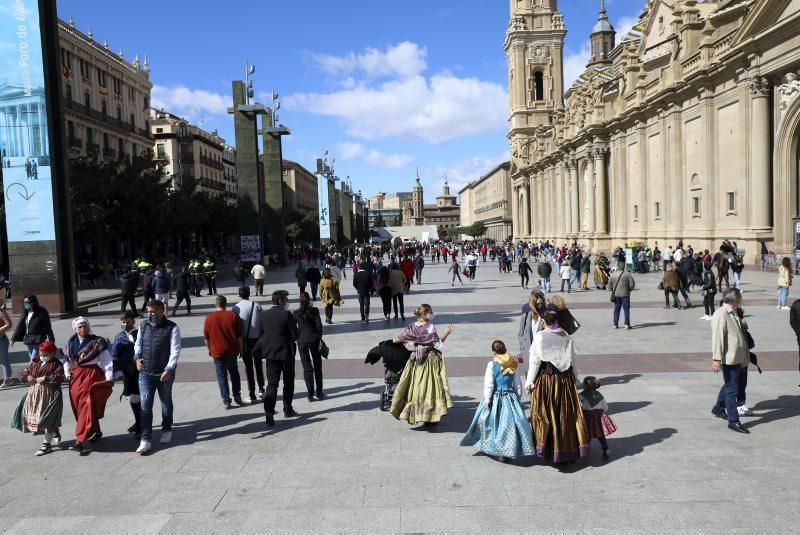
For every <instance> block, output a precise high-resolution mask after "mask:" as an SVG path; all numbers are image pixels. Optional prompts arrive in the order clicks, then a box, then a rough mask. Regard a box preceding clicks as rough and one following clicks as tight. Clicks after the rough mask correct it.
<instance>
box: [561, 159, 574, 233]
mask: <svg viewBox="0 0 800 535" xmlns="http://www.w3.org/2000/svg"><path fill="white" fill-rule="evenodd" d="M571 173H572V165H571V164H570V161H569V160H568V159H564V160H563V164H562V165H561V181H560V183H559V185H558V187H559V189H561V192H562V195H561V196H562V202H563V206H564V214H563V215H564V223H563V226H562V229H563V231H562V234H564V236H565V237H566V236H569V235H570V234H572V201H571V199H570V195H569V181H570V177H571Z"/></svg>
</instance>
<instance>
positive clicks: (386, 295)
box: [378, 286, 392, 316]
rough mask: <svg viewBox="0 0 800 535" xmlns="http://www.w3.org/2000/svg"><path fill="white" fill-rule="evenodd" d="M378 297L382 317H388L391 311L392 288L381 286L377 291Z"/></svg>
mask: <svg viewBox="0 0 800 535" xmlns="http://www.w3.org/2000/svg"><path fill="white" fill-rule="evenodd" d="M378 295H380V296H381V304H382V305H383V315H384V316H388V315H389V313H391V311H392V288H391V286H383V287H381V288H380V289H379V290H378Z"/></svg>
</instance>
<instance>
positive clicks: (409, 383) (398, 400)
mask: <svg viewBox="0 0 800 535" xmlns="http://www.w3.org/2000/svg"><path fill="white" fill-rule="evenodd" d="M451 408H453V400H452V398H451V397H450V385H448V384H447V368H445V365H444V358H443V357H442V354H441V353H439V352H438V351H431V352H430V353H428V356H427V357H425V360H423V361H422V362H416V361H415V360H414V359H409V361H408V362H407V363H406V366H405V368H403V374H402V375H401V376H400V382H399V383H397V388H396V389H395V391H394V397H393V398H392V407H391V408H390V409H389V412H391V413H392V416H394V417H395V418H397V419H398V420H406V421H407V422H408V423H410V424H415V423H418V422H439V421H440V420H441V419H442V416H444V415H445V414H447V409H451Z"/></svg>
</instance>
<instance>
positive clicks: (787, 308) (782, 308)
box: [781, 307, 791, 310]
mask: <svg viewBox="0 0 800 535" xmlns="http://www.w3.org/2000/svg"><path fill="white" fill-rule="evenodd" d="M781 310H791V309H790V308H789V307H781Z"/></svg>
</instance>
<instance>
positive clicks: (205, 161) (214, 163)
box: [200, 154, 225, 171]
mask: <svg viewBox="0 0 800 535" xmlns="http://www.w3.org/2000/svg"><path fill="white" fill-rule="evenodd" d="M200 163H202V164H204V165H207V166H209V167H213V168H214V169H219V170H220V171H223V170H224V168H225V166H223V165H222V162H218V161H217V160H215V159H214V158H209V157H208V156H204V155H202V154H201V155H200Z"/></svg>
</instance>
